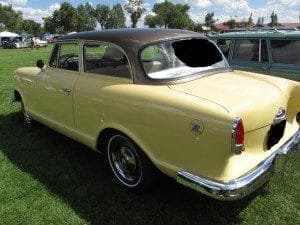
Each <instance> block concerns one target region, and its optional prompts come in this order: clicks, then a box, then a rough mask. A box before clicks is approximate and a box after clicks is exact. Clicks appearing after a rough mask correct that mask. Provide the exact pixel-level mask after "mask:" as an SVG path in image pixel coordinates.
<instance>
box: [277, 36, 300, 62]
mask: <svg viewBox="0 0 300 225" xmlns="http://www.w3.org/2000/svg"><path fill="white" fill-rule="evenodd" d="M271 48H272V56H273V61H274V62H276V63H286V64H296V65H300V56H299V53H300V40H271Z"/></svg>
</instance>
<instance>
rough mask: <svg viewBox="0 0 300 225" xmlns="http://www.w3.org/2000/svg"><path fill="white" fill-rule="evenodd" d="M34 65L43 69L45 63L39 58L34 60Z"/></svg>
mask: <svg viewBox="0 0 300 225" xmlns="http://www.w3.org/2000/svg"><path fill="white" fill-rule="evenodd" d="M36 66H37V67H38V68H40V69H43V68H44V66H45V63H44V61H43V60H41V59H39V60H38V61H36Z"/></svg>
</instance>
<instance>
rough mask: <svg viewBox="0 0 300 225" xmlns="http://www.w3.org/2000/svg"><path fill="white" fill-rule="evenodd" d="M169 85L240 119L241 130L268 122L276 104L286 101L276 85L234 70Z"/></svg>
mask: <svg viewBox="0 0 300 225" xmlns="http://www.w3.org/2000/svg"><path fill="white" fill-rule="evenodd" d="M262 76H263V75H262ZM264 77H265V76H264ZM169 87H170V88H171V89H172V90H175V91H178V92H182V93H186V94H189V95H192V96H195V97H199V98H202V99H206V100H207V101H210V102H213V103H215V104H218V105H220V106H221V107H223V108H224V109H225V110H226V111H227V112H228V113H231V114H232V115H233V116H234V117H240V118H242V119H243V121H244V127H245V131H250V130H255V129H259V128H261V127H264V126H267V125H269V124H271V123H272V122H273V119H274V116H275V114H276V113H277V111H278V109H279V107H282V106H283V107H284V106H286V104H287V97H286V96H285V95H284V93H283V91H282V90H281V89H280V88H279V87H278V86H277V85H276V84H274V83H272V82H271V81H268V79H260V78H259V77H258V76H250V75H245V74H243V73H241V74H239V73H238V72H225V73H218V74H214V75H210V76H205V77H202V78H199V79H196V80H192V81H189V82H186V83H181V84H175V85H170V86H169Z"/></svg>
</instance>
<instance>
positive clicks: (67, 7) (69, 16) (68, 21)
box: [44, 2, 78, 33]
mask: <svg viewBox="0 0 300 225" xmlns="http://www.w3.org/2000/svg"><path fill="white" fill-rule="evenodd" d="M44 21H45V31H48V32H50V30H51V31H54V30H55V31H56V32H57V33H69V32H72V31H75V30H77V23H78V13H77V10H76V9H75V8H74V7H73V6H72V5H71V4H70V3H68V2H62V3H61V5H60V9H58V10H55V11H54V12H53V14H52V16H50V17H47V18H44ZM58 28H59V29H58ZM51 33H53V32H51Z"/></svg>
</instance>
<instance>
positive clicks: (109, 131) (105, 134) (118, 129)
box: [96, 126, 160, 168]
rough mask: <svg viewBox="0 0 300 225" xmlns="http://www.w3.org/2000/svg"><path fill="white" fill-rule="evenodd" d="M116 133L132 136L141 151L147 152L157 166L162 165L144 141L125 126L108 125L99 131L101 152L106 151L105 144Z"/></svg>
mask: <svg viewBox="0 0 300 225" xmlns="http://www.w3.org/2000/svg"><path fill="white" fill-rule="evenodd" d="M116 133H119V134H123V135H125V136H126V137H128V138H130V139H131V140H132V141H133V142H134V143H135V144H136V145H138V146H139V148H140V149H141V151H143V152H144V153H145V154H146V156H147V157H148V158H149V159H150V161H151V162H152V163H153V164H154V165H155V166H156V167H158V168H160V166H159V164H160V163H159V162H158V160H157V159H156V158H155V156H154V155H153V154H152V152H151V151H150V150H149V149H148V148H147V147H146V146H145V145H144V144H143V143H142V141H141V140H140V139H139V138H138V137H137V136H136V135H134V133H133V132H131V131H130V130H128V129H127V128H124V127H122V126H108V127H105V128H103V129H102V130H101V131H100V132H99V135H98V138H97V142H96V149H97V150H98V151H100V152H104V151H105V145H106V144H107V142H108V139H109V137H111V136H112V135H113V134H116Z"/></svg>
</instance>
